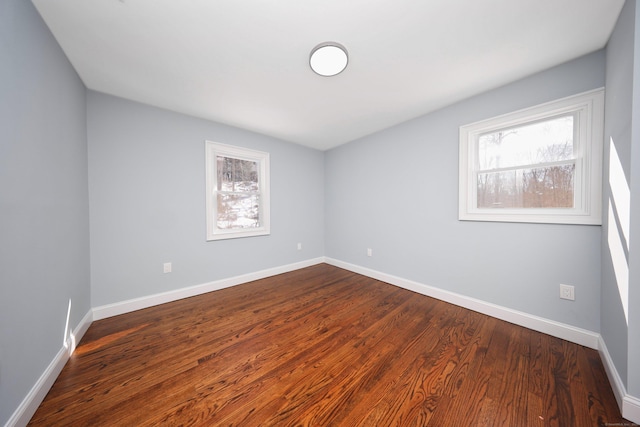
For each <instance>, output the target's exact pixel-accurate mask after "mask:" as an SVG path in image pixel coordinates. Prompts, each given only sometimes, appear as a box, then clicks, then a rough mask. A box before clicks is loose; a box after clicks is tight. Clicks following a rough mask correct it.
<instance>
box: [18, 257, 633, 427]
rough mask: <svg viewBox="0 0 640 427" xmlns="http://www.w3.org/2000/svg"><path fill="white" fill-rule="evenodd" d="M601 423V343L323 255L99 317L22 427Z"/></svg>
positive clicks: (605, 418)
mask: <svg viewBox="0 0 640 427" xmlns="http://www.w3.org/2000/svg"><path fill="white" fill-rule="evenodd" d="M607 423H608V424H612V423H628V422H627V421H625V420H624V419H623V418H622V417H621V416H620V411H619V410H618V407H617V405H616V402H615V399H614V396H613V393H612V390H611V386H610V385H609V383H608V381H607V378H606V375H605V372H604V369H603V366H602V363H601V361H600V358H599V355H598V353H597V352H596V351H594V350H592V349H588V348H585V347H582V346H579V345H576V344H572V343H569V342H566V341H562V340H560V339H557V338H553V337H551V336H548V335H544V334H541V333H538V332H534V331H531V330H529V329H525V328H522V327H519V326H514V325H512V324H509V323H506V322H503V321H500V320H497V319H494V318H491V317H488V316H485V315H482V314H479V313H476V312H473V311H469V310H466V309H463V308H460V307H457V306H454V305H451V304H447V303H444V302H441V301H438V300H435V299H432V298H429V297H425V296H423V295H419V294H416V293H413V292H410V291H407V290H404V289H400V288H397V287H395V286H392V285H389V284H386V283H383V282H379V281H376V280H373V279H370V278H367V277H364V276H360V275H357V274H355V273H351V272H348V271H346V270H342V269H339V268H336V267H332V266H329V265H326V264H320V265H316V266H313V267H309V268H306V269H303V270H298V271H294V272H291V273H287V274H282V275H279V276H275V277H271V278H268V279H263V280H259V281H255V282H251V283H247V284H244V285H240V286H236V287H233V288H228V289H224V290H220V291H216V292H212V293H208V294H204V295H201V296H197V297H193V298H188V299H184V300H180V301H176V302H173V303H169V304H164V305H160V306H157V307H152V308H148V309H145V310H140V311H136V312H133V313H128V314H125V315H122V316H117V317H113V318H109V319H105V320H100V321H96V322H94V323H93V324H92V325H91V327H90V328H89V330H88V331H87V333H86V334H85V336H84V338H83V339H82V341H81V342H80V343H79V345H78V347H77V349H76V351H75V353H74V355H73V356H72V357H71V359H70V360H69V362H68V363H67V365H66V366H65V368H64V369H63V371H62V373H61V374H60V376H59V377H58V379H57V381H56V382H55V384H54V385H53V387H52V389H51V391H50V392H49V394H48V395H47V397H46V398H45V400H44V401H43V402H42V404H41V405H40V408H39V409H38V411H37V412H36V413H35V415H34V416H33V418H32V420H31V423H30V424H29V425H30V426H57V425H60V426H63V425H64V426H156V425H189V426H200V425H206V426H209V425H213V426H218V425H225V426H227V425H229V426H230V425H233V426H259V425H262V426H272V425H277V426H299V425H301V426H339V425H347V426H396V425H398V426H400V425H401V426H438V427H442V426H464V427H467V426H510V427H514V426H597V425H607ZM628 425H631V423H628Z"/></svg>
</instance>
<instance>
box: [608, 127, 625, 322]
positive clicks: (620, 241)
mask: <svg viewBox="0 0 640 427" xmlns="http://www.w3.org/2000/svg"><path fill="white" fill-rule="evenodd" d="M609 147H610V149H611V150H610V153H611V154H610V156H609V187H610V188H611V197H610V198H609V203H608V204H609V215H608V233H607V234H608V235H607V243H608V245H609V254H610V255H611V262H612V264H613V270H614V274H615V276H616V283H617V285H618V293H619V294H620V302H621V303H622V308H623V310H624V317H625V320H626V323H627V325H628V324H629V263H628V261H627V253H628V252H629V224H630V214H631V192H630V191H629V184H628V183H627V179H626V177H625V175H624V169H623V168H622V163H621V162H620V157H619V155H618V151H617V150H616V146H615V144H614V142H613V138H612V139H611V140H610V141H609ZM625 248H626V251H625Z"/></svg>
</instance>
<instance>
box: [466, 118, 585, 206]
mask: <svg viewBox="0 0 640 427" xmlns="http://www.w3.org/2000/svg"><path fill="white" fill-rule="evenodd" d="M574 122H575V117H574V115H573V114H570V115H565V116H561V117H556V118H552V119H547V120H544V121H540V122H536V123H532V124H527V125H524V126H519V127H516V128H512V129H503V130H499V131H495V132H491V133H487V134H483V135H480V137H479V139H478V165H479V168H478V172H477V174H478V175H477V206H478V207H479V208H572V207H573V206H574V182H575V155H574V143H573V140H574V134H575V129H574Z"/></svg>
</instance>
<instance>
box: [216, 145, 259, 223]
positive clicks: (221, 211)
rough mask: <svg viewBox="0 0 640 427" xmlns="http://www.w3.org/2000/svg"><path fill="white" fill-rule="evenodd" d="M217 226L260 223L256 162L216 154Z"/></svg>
mask: <svg viewBox="0 0 640 427" xmlns="http://www.w3.org/2000/svg"><path fill="white" fill-rule="evenodd" d="M216 162H217V171H218V179H217V184H218V191H217V199H218V200H217V202H218V217H217V226H218V228H220V229H223V230H225V229H237V228H257V227H260V194H259V192H258V191H259V188H260V186H259V182H258V176H259V174H258V167H259V166H258V162H254V161H249V160H242V159H235V158H233V157H226V156H217V158H216Z"/></svg>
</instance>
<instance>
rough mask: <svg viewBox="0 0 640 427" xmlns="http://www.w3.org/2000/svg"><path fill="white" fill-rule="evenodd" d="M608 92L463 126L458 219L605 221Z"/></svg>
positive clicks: (544, 105) (592, 93) (594, 92)
mask: <svg viewBox="0 0 640 427" xmlns="http://www.w3.org/2000/svg"><path fill="white" fill-rule="evenodd" d="M603 104H604V91H603V90H596V91H591V92H587V93H585V94H581V95H577V96H573V97H569V98H564V99H561V100H559V101H554V102H550V103H547V104H543V105H540V106H536V107H533V108H529V109H526V110H521V111H517V112H515V113H511V114H506V115H504V116H500V117H496V118H492V119H488V120H485V121H482V122H478V123H474V124H471V125H466V126H462V127H461V128H460V190H459V192H460V194H459V199H460V207H459V219H461V220H477V221H509V222H548V223H571V224H573V223H575V224H600V223H601V218H600V217H601V214H600V211H601V206H600V204H599V202H600V192H601V171H602V166H601V158H602V154H601V153H602V120H603Z"/></svg>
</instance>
